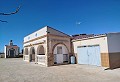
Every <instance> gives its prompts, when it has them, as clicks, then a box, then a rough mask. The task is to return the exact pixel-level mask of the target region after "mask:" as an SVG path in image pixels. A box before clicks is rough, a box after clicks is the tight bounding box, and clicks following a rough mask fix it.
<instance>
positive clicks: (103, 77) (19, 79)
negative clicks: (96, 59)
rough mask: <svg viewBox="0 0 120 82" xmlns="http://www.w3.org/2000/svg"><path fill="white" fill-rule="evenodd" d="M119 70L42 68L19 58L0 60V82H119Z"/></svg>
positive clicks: (93, 67) (68, 66) (71, 67)
mask: <svg viewBox="0 0 120 82" xmlns="http://www.w3.org/2000/svg"><path fill="white" fill-rule="evenodd" d="M119 81H120V69H114V70H104V68H103V67H96V66H89V65H76V64H75V65H73V64H70V65H59V66H51V67H44V66H41V65H38V64H34V63H28V62H24V61H23V60H22V59H21V58H12V59H4V58H1V59H0V82H119Z"/></svg>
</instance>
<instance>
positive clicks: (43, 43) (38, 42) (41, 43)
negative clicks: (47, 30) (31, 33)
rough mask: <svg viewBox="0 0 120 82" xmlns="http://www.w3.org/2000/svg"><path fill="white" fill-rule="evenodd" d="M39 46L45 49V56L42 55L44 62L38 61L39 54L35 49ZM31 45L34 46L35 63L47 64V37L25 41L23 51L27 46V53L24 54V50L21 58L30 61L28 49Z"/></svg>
mask: <svg viewBox="0 0 120 82" xmlns="http://www.w3.org/2000/svg"><path fill="white" fill-rule="evenodd" d="M39 46H43V47H44V50H45V56H44V57H45V63H40V62H38V58H39V57H40V56H39V55H38V54H37V49H38V47H39ZM32 47H34V49H35V63H38V64H44V65H46V66H47V37H45V38H42V39H38V40H35V41H31V42H28V43H25V44H24V51H25V48H28V55H26V54H25V52H24V56H23V57H24V58H23V60H25V61H28V62H30V49H31V48H32ZM25 57H26V59H25Z"/></svg>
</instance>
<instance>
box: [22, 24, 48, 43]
mask: <svg viewBox="0 0 120 82" xmlns="http://www.w3.org/2000/svg"><path fill="white" fill-rule="evenodd" d="M46 34H47V26H46V27H44V28H42V29H40V30H38V31H35V32H33V33H32V34H30V35H28V36H26V37H24V42H26V41H29V40H32V39H34V38H37V37H40V36H43V35H46Z"/></svg>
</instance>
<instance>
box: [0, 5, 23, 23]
mask: <svg viewBox="0 0 120 82" xmlns="http://www.w3.org/2000/svg"><path fill="white" fill-rule="evenodd" d="M20 8H21V5H20V6H19V7H18V8H17V9H16V11H14V12H10V13H0V15H13V14H16V13H18V11H19V10H20ZM0 22H6V23H7V21H3V20H0Z"/></svg>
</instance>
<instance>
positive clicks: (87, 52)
mask: <svg viewBox="0 0 120 82" xmlns="http://www.w3.org/2000/svg"><path fill="white" fill-rule="evenodd" d="M77 52H78V64H89V65H96V66H101V57H100V47H99V46H84V47H78V49H77Z"/></svg>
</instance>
